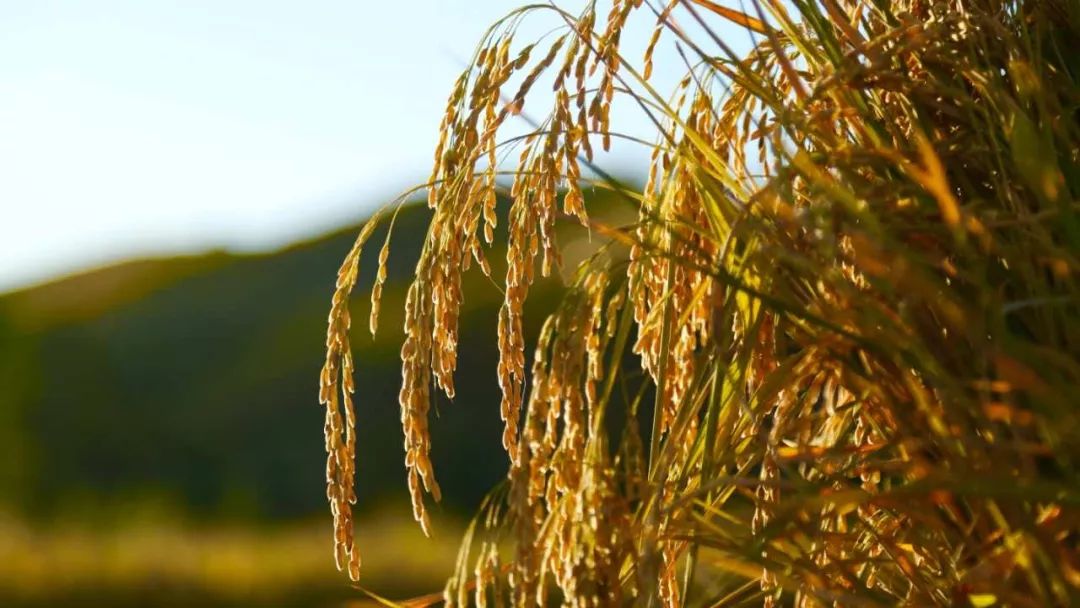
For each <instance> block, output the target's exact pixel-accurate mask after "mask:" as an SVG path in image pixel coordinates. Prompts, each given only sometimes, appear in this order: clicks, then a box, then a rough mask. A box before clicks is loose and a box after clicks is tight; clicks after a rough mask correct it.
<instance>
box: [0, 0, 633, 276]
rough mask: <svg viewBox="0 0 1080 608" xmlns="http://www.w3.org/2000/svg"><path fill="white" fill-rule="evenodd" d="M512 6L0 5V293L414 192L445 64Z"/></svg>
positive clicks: (101, 0) (446, 82)
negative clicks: (408, 188) (406, 190)
mask: <svg viewBox="0 0 1080 608" xmlns="http://www.w3.org/2000/svg"><path fill="white" fill-rule="evenodd" d="M517 4H518V2H515V1H514V0H504V1H495V0H424V1H417V0H411V1H408V2H406V1H396V2H393V1H392V2H374V1H369V0H308V1H306V2H272V1H268V0H185V1H183V2H171V1H165V0H127V1H124V0H97V1H87V0H69V1H58V0H57V1H54V0H34V1H21V2H20V1H13V0H11V1H3V0H0V167H2V170H0V260H2V261H0V291H3V290H5V289H10V288H14V287H18V286H20V285H25V284H28V283H32V282H35V281H39V280H42V279H44V278H48V277H51V276H54V275H56V274H58V273H64V272H70V271H73V270H78V269H81V268H85V267H89V266H94V265H97V264H100V263H104V262H108V261H113V260H118V259H123V258H126V257H131V256H136V255H148V254H155V253H171V252H178V251H199V250H202V249H206V248H210V247H229V248H234V249H244V250H251V249H264V248H271V247H276V246H279V245H281V244H284V243H287V242H289V241H291V240H294V239H297V238H302V237H306V236H311V235H314V234H317V233H319V232H320V231H322V230H325V229H328V228H330V227H335V226H338V225H340V224H341V223H343V222H345V221H355V220H358V219H359V218H361V217H362V216H363V215H364V214H365V212H366V211H368V210H370V208H371V206H372V205H374V204H377V203H378V202H381V201H383V200H385V199H386V198H387V197H388V196H390V195H392V194H394V193H395V192H397V191H398V190H400V189H401V188H402V187H403V186H405V185H408V184H410V183H413V182H415V181H417V180H418V179H421V178H423V177H425V176H426V172H427V171H428V169H429V165H430V157H431V153H432V150H433V145H434V141H435V132H436V129H437V127H438V123H439V119H440V116H441V112H442V110H443V107H444V105H445V102H446V95H447V93H448V92H449V87H450V85H451V84H452V82H453V80H454V78H455V77H456V75H457V74H458V72H459V71H460V70H461V68H462V63H461V62H462V61H463V60H464V58H466V57H467V56H469V55H470V54H471V52H472V50H473V47H474V45H475V44H476V42H477V41H478V40H479V38H480V36H481V34H482V33H483V31H484V30H485V29H486V27H487V25H489V24H490V23H491V22H492V21H493V20H494V19H496V18H497V17H499V16H501V15H503V14H504V13H506V12H507V11H509V10H510V9H511V8H513V7H514V6H515V5H517ZM582 4H583V3H582V2H580V1H579V2H574V1H564V2H560V5H562V6H564V7H566V8H571V9H574V10H577V8H578V7H580V6H581V5H582ZM641 16H642V17H644V15H641ZM642 26H643V27H642V28H640V31H641V32H643V35H642V36H641V38H642V39H644V36H647V32H648V31H649V30H650V29H651V23H642ZM537 27H538V28H542V29H535V30H534V31H535V32H537V33H540V32H543V31H546V30H547V29H548V28H549V27H550V22H548V23H547V24H546V25H545V24H544V23H543V22H538V24H537ZM632 42H633V41H632V40H631V43H632ZM638 42H639V44H640V45H642V46H643V43H641V42H640V41H638ZM628 44H629V43H628ZM635 52H640V51H635Z"/></svg>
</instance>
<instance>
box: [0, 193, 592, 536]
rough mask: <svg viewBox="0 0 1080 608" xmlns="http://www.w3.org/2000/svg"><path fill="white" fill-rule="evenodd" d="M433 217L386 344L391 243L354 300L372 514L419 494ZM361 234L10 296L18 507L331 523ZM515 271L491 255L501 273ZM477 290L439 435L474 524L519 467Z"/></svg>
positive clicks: (114, 273)
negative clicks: (415, 360)
mask: <svg viewBox="0 0 1080 608" xmlns="http://www.w3.org/2000/svg"><path fill="white" fill-rule="evenodd" d="M608 207H610V205H608ZM428 218H429V211H428V210H427V209H426V208H424V207H422V206H420V205H410V206H406V207H404V208H403V209H402V211H401V213H400V215H399V217H398V218H397V220H396V226H395V229H394V233H393V240H392V249H391V256H390V260H389V265H388V272H389V278H388V281H387V284H386V286H385V288H384V296H383V297H384V300H383V304H382V312H381V318H380V333H379V336H378V339H375V340H373V339H372V337H371V336H370V334H368V333H367V331H366V326H367V323H366V320H367V316H368V310H369V306H370V303H369V299H368V289H369V288H370V285H371V281H372V279H373V277H374V273H375V265H376V262H377V253H378V248H379V245H380V244H381V242H382V238H383V235H384V234H385V229H384V228H380V229H379V230H378V231H377V232H376V233H375V234H374V236H373V237H372V240H371V241H370V243H374V245H370V244H369V247H368V250H367V251H365V252H364V255H363V257H362V260H361V272H360V282H359V285H358V287H357V290H356V293H355V294H354V299H353V309H354V310H353V315H354V319H357V322H356V323H355V325H356V326H355V327H354V329H353V346H354V349H355V354H356V360H357V372H356V385H357V387H358V388H357V395H356V401H357V408H358V419H359V425H358V426H359V429H358V457H357V461H358V464H357V469H358V477H359V482H358V487H359V501H360V508H365V507H369V506H371V505H373V504H376V503H379V502H381V501H383V500H385V499H390V498H393V497H395V496H397V495H398V494H401V493H402V492H403V491H404V479H405V474H404V468H403V465H402V457H403V448H402V441H403V437H402V433H401V430H400V423H399V411H398V405H397V393H398V389H399V387H400V364H399V362H398V350H399V348H400V344H401V340H402V331H401V325H402V313H401V311H402V307H403V300H404V293H405V289H406V288H407V286H408V281H409V280H410V278H411V276H412V271H413V269H414V267H415V264H416V260H417V258H418V255H419V250H420V247H421V245H422V242H423V237H424V234H425V231H426V226H427V220H428ZM564 224H565V226H563V227H561V228H560V239H561V240H562V241H563V242H564V243H568V244H570V245H574V243H569V241H572V240H574V239H577V240H578V241H580V242H581V243H583V244H584V245H583V246H578V247H576V249H577V250H582V249H583V247H584V248H585V249H588V248H590V247H591V245H590V244H589V243H590V241H589V239H588V235H587V233H586V231H585V230H584V229H583V228H581V227H579V226H574V225H572V223H571V222H564ZM357 232H358V227H357V226H351V227H348V228H345V229H343V230H340V231H337V232H334V233H333V234H329V235H326V236H324V237H322V238H318V239H315V240H312V241H309V242H305V243H301V244H298V245H295V246H292V247H289V248H287V249H284V250H282V251H278V252H275V253H270V254H263V255H237V254H232V253H226V252H213V253H208V254H205V255H198V256H188V257H176V258H167V259H149V260H139V261H134V262H129V263H125V264H120V265H116V266H112V267H107V268H103V269H99V270H95V271H91V272H87V273H84V274H81V275H78V276H74V277H70V278H65V279H61V280H58V281H55V282H53V283H49V284H46V285H42V286H38V287H34V288H30V289H26V290H23V291H19V292H15V293H10V294H7V295H4V296H0V501H3V503H6V504H4V505H3V506H4V507H6V508H7V509H9V510H14V511H16V512H17V513H21V514H23V515H26V516H36V517H44V516H48V515H50V514H55V513H64V512H67V511H85V512H93V511H94V510H97V509H102V510H109V509H112V508H115V507H120V506H123V505H127V504H130V503H140V502H151V503H155V504H156V503H165V504H168V505H170V508H175V509H179V510H181V511H183V512H191V513H194V514H197V515H199V516H200V517H203V516H222V517H229V516H240V517H245V518H247V517H252V516H256V517H265V518H284V517H296V516H303V515H307V514H310V513H312V512H322V511H323V510H324V509H325V498H324V491H325V485H324V484H325V479H324V476H323V466H324V462H325V453H324V446H323V439H322V425H323V408H322V407H321V406H320V405H319V404H318V402H317V388H318V387H317V381H318V373H319V369H320V367H321V365H322V360H323V346H324V340H325V332H326V328H325V323H326V315H327V312H328V308H329V302H330V295H331V293H332V290H333V286H334V280H335V275H336V271H337V268H338V266H339V265H340V263H341V261H342V259H343V258H344V256H345V254H346V252H347V251H348V250H349V249H350V247H351V245H352V242H353V240H354V238H355V235H356V234H357ZM574 249H575V247H568V248H567V250H568V251H571V250H574ZM503 257H504V253H503V251H502V250H499V249H494V250H493V251H492V252H491V255H490V259H491V260H492V261H493V263H495V273H496V274H499V273H501V271H500V270H499V265H498V264H497V262H498V260H501V259H503ZM566 266H567V268H568V269H572V267H573V262H572V260H569V261H568V262H567V265H566ZM464 282H465V284H464V286H463V287H464V293H465V305H464V309H463V311H462V315H461V336H460V344H461V353H460V357H459V361H460V363H459V369H458V377H457V382H456V384H457V386H458V391H457V396H456V398H455V399H454V401H453V402H450V401H448V400H446V399H445V398H443V397H440V398H439V399H438V400H437V401H436V404H435V407H434V408H433V416H434V417H435V418H437V419H435V420H433V421H432V424H431V430H432V434H433V442H434V443H433V454H432V458H433V462H434V463H435V467H436V473H437V474H438V475H439V476H440V480H441V485H442V486H443V488H444V493H445V499H444V503H445V505H446V508H449V509H454V510H457V509H471V508H472V507H473V506H474V505H475V504H476V503H477V502H478V500H479V499H480V498H481V497H482V495H483V494H484V493H485V492H486V491H487V490H489V489H490V488H491V487H493V486H494V485H495V484H496V483H498V482H499V481H500V480H501V479H502V478H503V476H504V475H505V472H506V464H507V460H506V456H505V455H504V454H503V453H502V449H501V446H500V436H501V426H502V423H501V421H500V419H499V414H498V403H499V396H498V387H497V384H496V381H495V370H496V360H497V353H496V350H495V345H496V339H495V331H496V324H495V319H496V315H497V310H498V306H499V303H500V302H501V298H502V295H501V293H500V292H499V290H498V289H497V288H496V287H495V286H494V284H493V283H492V282H491V281H489V280H488V279H487V278H486V277H484V276H483V275H481V274H479V272H478V271H477V270H475V269H474V270H470V271H469V272H468V273H467V274H466V277H465V280H464ZM560 285H561V280H560V278H559V277H554V278H551V279H545V280H542V281H540V282H538V284H537V285H536V286H535V287H534V289H533V290H532V292H531V295H530V305H529V307H528V309H527V311H526V319H527V326H528V327H527V331H528V332H530V333H532V334H533V335H535V332H536V331H537V330H538V328H539V324H540V322H541V321H542V319H543V313H544V311H547V310H550V309H551V306H552V305H553V302H554V299H555V298H556V297H557V295H558V293H559V291H560V289H561V287H560ZM361 321H363V322H361Z"/></svg>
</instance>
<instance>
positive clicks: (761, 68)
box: [321, 0, 1080, 607]
mask: <svg viewBox="0 0 1080 608" xmlns="http://www.w3.org/2000/svg"><path fill="white" fill-rule="evenodd" d="M728 4H729V3H724V4H720V3H718V2H711V1H708V0H671V1H670V2H664V3H661V2H660V0H613V2H612V3H611V4H610V5H604V6H598V5H597V3H596V2H590V3H588V6H587V7H586V8H585V9H584V11H583V12H581V13H579V14H572V13H569V12H567V11H565V10H563V9H561V8H559V7H558V6H556V5H555V4H534V5H530V6H526V7H523V8H521V9H519V10H516V11H514V12H512V13H510V14H509V15H508V16H507V17H506V18H504V19H503V20H501V21H499V22H498V23H496V24H495V25H494V26H492V28H491V29H490V30H489V31H488V32H487V34H486V35H485V36H484V38H483V40H482V41H481V42H480V44H479V46H478V48H477V51H476V54H475V56H474V57H473V58H472V61H471V62H470V66H469V67H468V69H466V70H465V71H464V72H463V73H462V75H461V77H460V78H459V79H458V80H457V82H456V83H455V84H454V86H453V88H452V92H451V94H450V97H449V102H448V105H447V108H446V113H445V117H444V119H443V122H442V128H441V131H440V132H439V137H438V144H437V147H436V151H435V164H434V170H433V172H432V175H431V179H430V181H429V182H428V183H426V184H424V185H422V186H421V189H426V190H427V194H428V205H429V207H430V208H431V213H432V216H431V221H430V226H429V230H428V233H427V239H426V245H425V248H424V250H423V253H422V255H421V258H420V261H419V263H418V265H417V267H416V273H415V278H414V280H413V282H412V285H411V288H410V289H409V294H408V300H407V303H406V310H405V315H406V322H405V329H406V338H405V342H404V345H403V346H402V350H401V359H402V371H403V386H402V389H401V395H400V405H401V420H402V426H403V429H404V435H405V451H406V456H405V459H406V460H405V462H406V466H407V470H408V479H407V482H408V488H409V491H410V494H411V496H412V504H413V512H414V515H415V517H416V519H417V520H418V521H419V522H420V525H421V526H423V527H424V528H425V530H427V529H428V526H429V524H428V516H427V510H426V509H427V506H426V505H427V501H429V500H436V501H437V500H438V499H439V494H440V492H439V485H438V482H437V481H436V476H435V472H434V467H433V463H432V462H431V459H430V457H429V452H430V441H429V434H428V422H429V421H428V417H429V416H428V413H429V404H430V403H431V400H432V398H433V395H432V391H433V390H440V391H443V392H444V393H445V394H446V395H447V396H448V397H453V395H454V370H455V368H456V366H457V364H458V360H457V353H458V340H457V335H458V312H459V309H460V306H461V302H462V297H463V294H462V291H461V284H462V283H461V277H462V273H463V272H466V271H467V270H468V269H469V268H470V266H471V265H472V264H473V263H475V264H476V265H477V266H479V268H480V269H481V271H482V272H484V273H485V274H487V275H488V276H490V277H491V279H492V280H493V281H495V282H496V283H497V284H498V285H500V286H501V288H502V289H503V290H504V293H505V301H504V303H503V305H502V309H501V312H500V314H499V317H498V320H497V323H498V341H499V344H498V345H499V349H500V360H499V364H498V369H497V370H492V372H493V376H492V377H493V379H497V381H498V382H499V385H500V387H501V388H502V395H503V397H502V403H501V414H502V418H503V420H504V421H505V433H504V435H503V447H504V448H505V450H506V453H507V457H508V475H507V482H506V484H504V486H503V487H501V488H498V489H496V491H494V492H493V493H492V495H491V497H490V499H489V500H488V501H487V502H486V503H485V505H484V508H483V510H482V513H481V514H480V515H479V516H478V518H477V521H476V523H475V524H474V527H473V528H472V529H470V532H469V533H468V535H467V538H466V540H465V543H464V544H463V547H462V550H461V557H460V559H459V564H458V568H457V569H456V571H455V572H454V573H453V575H452V576H451V578H450V580H449V582H448V584H447V588H446V590H445V593H444V600H445V602H446V604H447V605H451V606H460V605H467V604H469V603H475V604H477V605H480V606H485V605H515V606H529V605H537V606H543V605H548V604H550V603H561V604H565V605H570V606H619V605H631V604H633V605H643V606H661V605H662V606H667V607H674V606H728V605H744V604H745V605H764V606H773V605H794V606H807V607H809V606H824V605H833V606H888V605H897V604H902V605H911V606H937V605H941V606H952V605H961V606H962V605H973V606H990V605H1007V606H1054V605H1056V606H1066V605H1080V416H1078V413H1080V411H1078V410H1080V323H1078V322H1077V320H1078V319H1080V291H1078V285H1077V280H1078V272H1080V257H1078V254H1080V218H1078V212H1080V205H1078V204H1077V200H1078V194H1080V163H1078V161H1080V158H1078V157H1080V148H1078V142H1080V121H1078V118H1080V88H1078V87H1077V78H1078V77H1080V60H1078V59H1077V54H1076V50H1077V49H1080V4H1078V3H1077V2H1075V0H935V1H929V0H791V1H790V2H782V1H780V0H745V2H744V3H739V4H736V5H735V6H729V5H728ZM537 13H543V14H546V15H548V16H551V15H554V16H555V17H557V20H558V22H559V23H560V24H561V29H559V30H557V31H555V32H553V33H552V34H551V35H550V36H548V37H545V38H542V39H540V40H538V41H536V40H530V41H519V40H517V39H516V38H515V35H516V32H517V27H518V24H519V23H520V22H521V21H522V20H523V19H527V18H533V17H534V16H535V14H537ZM631 20H647V21H649V23H651V24H655V31H654V34H653V36H652V39H651V40H650V43H649V45H648V48H647V49H646V51H645V54H644V56H637V54H636V53H635V54H634V55H633V56H631V54H630V53H629V52H626V51H624V49H623V48H622V47H621V46H620V41H621V34H622V32H623V30H624V28H625V27H626V24H627V23H629V22H630V21H631ZM731 31H738V32H739V33H740V35H742V36H744V37H749V39H751V40H752V45H751V48H750V50H749V51H747V52H743V53H740V52H738V51H737V50H736V49H735V48H734V47H733V46H732V44H730V43H729V41H730V40H731V37H730V32H731ZM722 33H723V34H724V35H722ZM657 53H671V54H672V56H675V57H678V58H679V59H680V61H682V63H683V65H685V70H686V71H685V76H684V77H683V78H682V80H681V81H680V82H679V84H678V86H677V87H676V90H674V91H658V90H656V88H655V87H654V86H653V84H652V82H653V80H652V74H651V72H652V70H653V67H652V66H653V65H654V61H653V56H654V55H655V54H657ZM538 83H539V84H538ZM526 102H528V104H527V105H526ZM615 104H630V105H632V106H633V107H636V108H637V109H638V110H640V111H641V112H644V113H645V114H646V115H647V116H648V117H649V119H650V120H651V121H652V124H654V125H655V127H656V132H655V140H654V141H653V142H652V143H648V142H645V143H644V145H646V146H649V148H650V151H651V163H650V167H649V171H648V179H647V181H646V183H645V184H644V186H643V187H641V188H633V187H629V186H626V185H625V184H622V183H620V182H616V181H614V180H612V179H610V178H608V177H607V176H606V174H605V173H604V172H603V171H602V170H600V169H599V168H598V167H596V166H595V165H594V163H593V154H594V149H599V148H603V149H605V150H606V149H608V148H609V147H611V146H612V145H643V144H642V142H641V140H640V138H637V137H633V136H630V135H628V134H626V133H622V132H620V131H619V125H618V124H612V120H611V108H612V106H613V105H615ZM528 116H539V117H540V120H538V121H535V122H533V123H532V124H533V128H531V130H530V132H529V133H527V134H526V135H515V136H512V137H508V136H505V135H503V134H504V133H505V132H506V131H507V129H509V128H510V127H509V125H511V124H514V125H520V124H521V120H522V119H523V118H526V117H528ZM515 128H516V127H515ZM513 154H516V155H517V156H516V158H517V159H518V160H517V164H516V166H515V165H513V164H512V163H511V164H508V161H504V159H505V158H507V156H508V155H513ZM595 188H609V189H613V190H615V191H616V192H617V193H618V194H619V196H620V197H621V200H622V201H623V203H624V204H625V205H628V206H631V207H632V208H633V209H634V210H635V212H636V215H637V217H638V220H637V221H636V222H634V223H632V224H630V225H611V224H609V223H605V222H604V221H601V220H597V219H593V218H590V215H589V212H588V207H589V205H588V202H587V201H588V191H589V189H595ZM407 196H408V194H407V195H406V197H407ZM406 197H403V198H402V199H401V200H404V198H406ZM503 200H505V201H508V209H502V207H501V205H502V203H500V201H503ZM392 210H393V207H392V206H391V207H388V208H387V210H386V212H384V213H379V214H377V215H376V216H375V217H374V218H373V219H372V220H371V222H370V223H369V224H368V226H367V227H366V228H365V229H364V230H363V232H362V233H361V235H360V237H359V239H358V240H357V243H356V247H355V248H354V249H353V251H352V252H350V254H349V256H348V258H347V259H346V260H345V263H344V264H343V266H342V268H341V270H340V273H339V278H338V283H337V290H336V293H335V295H334V303H333V308H332V310H331V314H330V323H329V329H328V333H327V358H326V365H325V367H324V369H323V373H322V379H321V400H322V402H323V403H324V404H326V406H327V409H326V415H327V417H326V429H325V430H326V446H327V451H328V455H329V459H328V463H327V480H328V496H329V499H330V504H331V507H332V512H333V515H334V519H335V529H336V551H337V557H338V560H339V562H338V563H339V567H341V568H344V569H347V570H348V572H349V574H350V576H351V577H352V578H353V579H355V578H356V577H357V576H358V572H359V568H360V558H359V555H360V550H361V549H362V548H361V547H357V546H356V545H355V544H354V542H353V537H352V516H351V505H352V503H353V502H354V501H355V493H354V485H353V484H354V479H353V470H354V464H353V457H354V445H355V440H354V434H353V428H354V425H355V424H356V414H355V412H354V405H353V402H352V394H353V391H354V386H353V385H352V370H353V366H354V362H353V360H352V357H351V354H350V349H349V336H348V330H349V323H350V321H349V309H348V299H349V294H350V292H351V291H352V289H353V288H354V286H355V283H356V269H357V260H358V258H359V256H360V254H361V250H362V249H363V247H364V245H365V241H366V240H367V239H368V237H369V236H370V235H371V234H372V231H373V227H374V226H375V225H376V223H378V222H381V221H386V220H387V219H388V218H392ZM390 221H392V220H390ZM562 222H578V223H580V224H582V225H584V226H586V227H588V228H589V230H590V231H591V232H592V234H593V238H594V239H595V240H596V242H597V243H599V246H598V247H597V250H596V252H595V254H594V255H592V256H591V257H589V258H588V259H587V260H586V261H585V262H583V263H582V264H581V265H580V266H578V267H577V269H576V271H575V274H574V277H575V278H574V280H573V281H571V282H570V284H568V285H567V293H566V296H565V299H564V300H563V302H562V304H561V305H560V306H559V307H558V308H557V309H556V310H554V311H552V312H551V314H550V316H549V317H548V318H547V320H546V322H545V324H544V326H543V331H542V332H541V334H540V336H539V338H538V340H537V341H536V342H535V343H534V344H526V342H525V336H524V332H523V329H522V327H523V325H522V314H523V312H522V311H523V303H524V302H525V300H526V298H527V297H528V292H529V288H530V285H531V284H532V283H533V281H534V278H535V277H536V273H537V272H539V273H541V274H542V275H547V274H548V273H550V272H552V270H553V269H555V268H557V267H558V266H559V265H560V263H561V262H560V248H559V244H558V243H557V240H556V227H557V226H558V225H559V224H560V223H562ZM500 223H502V224H503V225H502V226H500ZM503 235H505V236H503ZM503 240H504V241H505V258H506V259H505V263H502V261H501V260H495V261H494V262H489V260H488V256H489V255H490V253H491V252H492V251H493V243H496V242H497V241H498V242H501V241H503ZM388 252H389V240H387V242H386V243H384V244H383V246H382V249H381V250H380V253H379V256H380V262H381V266H383V267H385V261H386V258H387V255H388ZM384 276H385V271H384V270H381V271H380V273H379V280H378V281H377V282H376V284H375V285H374V289H373V292H372V303H373V306H372V317H371V321H370V326H371V330H372V331H374V330H375V329H376V325H377V314H378V302H379V292H380V285H381V280H382V278H383V277H384ZM530 352H531V353H532V354H531V357H529V356H528V353H530ZM361 364H362V362H361ZM507 546H509V547H510V549H509V550H504V548H505V547H507ZM377 557H378V556H375V559H377Z"/></svg>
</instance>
